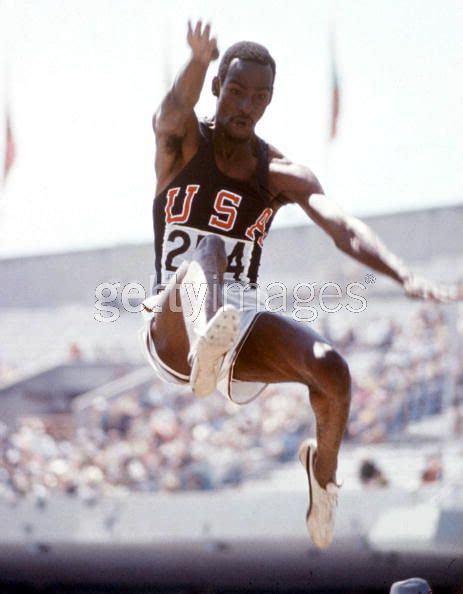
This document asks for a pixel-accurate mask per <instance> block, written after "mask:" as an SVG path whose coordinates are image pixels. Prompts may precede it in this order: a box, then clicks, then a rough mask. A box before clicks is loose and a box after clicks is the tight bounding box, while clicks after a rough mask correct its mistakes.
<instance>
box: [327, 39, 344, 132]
mask: <svg viewBox="0 0 463 594" xmlns="http://www.w3.org/2000/svg"><path fill="white" fill-rule="evenodd" d="M330 70H331V121H330V135H329V138H330V140H334V139H335V138H336V135H337V132H338V119H339V108H340V100H341V94H340V89H339V77H338V68H337V63H336V52H335V44H334V33H332V34H331V36H330Z"/></svg>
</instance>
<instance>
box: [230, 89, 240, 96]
mask: <svg viewBox="0 0 463 594" xmlns="http://www.w3.org/2000/svg"><path fill="white" fill-rule="evenodd" d="M230 92H231V94H232V95H239V94H240V91H239V89H235V88H232V89H230Z"/></svg>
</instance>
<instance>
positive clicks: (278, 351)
mask: <svg viewBox="0 0 463 594" xmlns="http://www.w3.org/2000/svg"><path fill="white" fill-rule="evenodd" d="M332 350H333V348H332V347H331V345H330V344H329V343H328V341H327V340H325V339H324V338H322V337H321V336H320V335H319V334H317V333H316V332H315V331H314V330H312V328H310V326H309V324H308V323H306V322H297V321H295V320H293V319H291V318H288V317H285V316H282V315H280V314H275V313H270V312H262V313H261V314H260V315H259V316H258V318H257V320H256V322H255V324H254V326H253V327H252V330H251V332H250V333H249V335H248V337H247V339H246V341H245V343H244V345H243V346H242V348H241V349H240V352H239V355H238V357H237V360H236V362H235V365H234V377H235V378H236V379H238V380H244V381H253V382H255V381H259V382H265V383H279V382H301V383H305V384H309V383H311V382H312V381H313V383H317V382H316V377H317V374H318V373H322V372H323V365H324V361H323V359H324V357H325V355H326V353H328V352H330V351H332Z"/></svg>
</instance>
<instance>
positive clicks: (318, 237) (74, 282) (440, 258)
mask: <svg viewBox="0 0 463 594" xmlns="http://www.w3.org/2000/svg"><path fill="white" fill-rule="evenodd" d="M364 220H365V221H366V222H368V224H369V225H370V226H371V227H372V228H373V229H374V230H375V231H377V232H378V233H379V235H380V237H381V238H382V239H383V240H384V241H385V243H386V244H387V245H388V247H390V248H391V249H392V250H393V251H394V252H395V253H396V254H397V255H399V256H401V257H402V258H404V259H406V260H407V262H410V263H412V264H418V266H419V267H423V266H425V265H426V266H427V264H426V263H431V266H432V270H431V272H432V275H434V274H436V275H437V276H440V277H441V278H442V275H443V276H444V278H442V280H447V279H446V278H445V277H447V276H448V275H450V274H451V272H452V273H456V272H458V267H460V273H461V269H462V267H463V260H462V257H463V206H454V207H448V208H435V209H427V210H421V211H413V212H405V213H398V214H391V215H384V216H375V217H369V218H365V219H364ZM153 270H154V256H153V247H152V244H141V245H122V246H116V247H108V248H105V249H98V250H91V251H85V252H71V253H64V254H53V255H44V256H35V257H25V258H11V259H1V260H0V278H1V282H2V290H1V291H0V307H34V306H36V307H46V306H47V307H53V306H57V305H62V304H65V303H83V304H87V305H91V306H93V303H94V301H95V298H94V294H95V287H97V286H98V285H99V284H100V283H102V282H118V281H119V282H121V283H122V284H123V285H124V284H126V283H128V282H132V281H134V282H139V283H141V284H142V285H143V286H144V287H146V289H147V290H149V287H150V275H151V274H152V273H153ZM365 272H366V269H364V268H362V267H360V266H358V265H357V264H356V263H355V262H353V261H352V260H351V259H349V258H347V256H344V255H343V254H340V253H339V252H338V251H337V250H336V248H335V247H334V245H333V243H332V241H331V240H330V239H329V238H328V237H327V236H326V235H324V233H323V232H322V231H321V230H320V229H319V228H317V227H315V226H313V225H309V226H299V227H291V228H280V229H273V230H272V231H271V233H270V234H269V236H268V238H267V239H266V242H265V250H264V255H263V261H262V269H261V281H262V282H264V283H268V282H271V281H273V280H278V281H281V282H285V283H289V284H293V283H294V282H295V279H298V280H300V281H314V280H319V281H323V282H325V281H333V280H341V279H346V278H349V279H350V280H359V278H358V277H359V276H361V275H362V274H363V275H364V273H365Z"/></svg>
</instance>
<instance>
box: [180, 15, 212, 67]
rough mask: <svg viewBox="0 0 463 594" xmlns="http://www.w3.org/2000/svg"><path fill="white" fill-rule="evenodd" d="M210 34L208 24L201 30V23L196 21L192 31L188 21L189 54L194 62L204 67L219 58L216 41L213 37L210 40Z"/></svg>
mask: <svg viewBox="0 0 463 594" xmlns="http://www.w3.org/2000/svg"><path fill="white" fill-rule="evenodd" d="M210 34H211V26H210V25H209V23H208V24H207V25H206V26H205V27H204V29H203V23H202V21H198V22H197V23H196V25H195V28H194V29H193V27H192V26H191V22H190V21H188V35H187V41H188V45H189V46H190V47H191V53H192V55H193V58H194V59H195V60H197V61H198V62H201V63H202V64H205V65H206V66H208V65H209V64H210V62H212V61H213V60H217V58H218V57H219V50H218V49H217V39H216V38H215V37H212V38H211V37H210Z"/></svg>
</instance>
